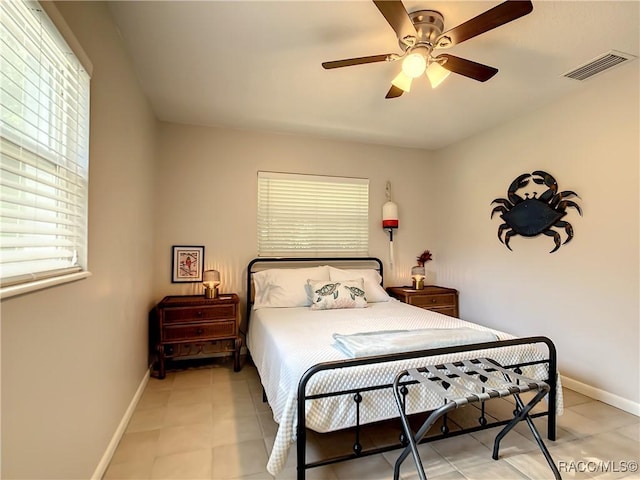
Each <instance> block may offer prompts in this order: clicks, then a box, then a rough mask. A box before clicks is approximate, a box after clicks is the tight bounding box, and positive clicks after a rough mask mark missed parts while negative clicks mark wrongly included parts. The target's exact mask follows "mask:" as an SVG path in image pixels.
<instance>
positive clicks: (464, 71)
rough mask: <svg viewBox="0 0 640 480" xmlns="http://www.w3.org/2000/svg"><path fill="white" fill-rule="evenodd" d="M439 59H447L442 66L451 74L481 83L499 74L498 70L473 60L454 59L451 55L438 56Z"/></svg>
mask: <svg viewBox="0 0 640 480" xmlns="http://www.w3.org/2000/svg"><path fill="white" fill-rule="evenodd" d="M438 58H446V59H447V61H446V62H444V63H443V64H442V67H443V68H446V69H447V70H449V71H450V72H453V73H457V74H459V75H464V76H465V77H469V78H472V79H474V80H477V81H479V82H486V81H487V80H489V79H490V78H491V77H493V76H494V75H495V74H496V73H498V69H497V68H493V67H490V66H488V65H483V64H481V63H476V62H472V61H471V60H466V59H464V58H460V57H454V56H453V55H449V54H446V53H443V54H441V55H438V56H437V57H436V59H438Z"/></svg>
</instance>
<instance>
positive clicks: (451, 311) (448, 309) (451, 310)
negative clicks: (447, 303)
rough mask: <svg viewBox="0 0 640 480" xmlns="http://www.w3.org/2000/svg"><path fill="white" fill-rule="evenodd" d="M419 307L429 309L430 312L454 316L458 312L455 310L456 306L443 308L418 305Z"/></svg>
mask: <svg viewBox="0 0 640 480" xmlns="http://www.w3.org/2000/svg"><path fill="white" fill-rule="evenodd" d="M420 308H424V309H426V310H431V311H432V312H437V313H441V314H443V315H449V316H450V317H456V316H457V313H458V312H456V308H455V307H445V308H431V307H429V308H427V307H420Z"/></svg>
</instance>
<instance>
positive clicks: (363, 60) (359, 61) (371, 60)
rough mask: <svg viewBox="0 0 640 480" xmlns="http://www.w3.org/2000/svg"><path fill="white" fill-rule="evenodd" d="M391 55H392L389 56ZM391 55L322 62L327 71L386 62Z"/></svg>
mask: <svg viewBox="0 0 640 480" xmlns="http://www.w3.org/2000/svg"><path fill="white" fill-rule="evenodd" d="M389 55H391V54H389ZM389 55H371V56H370V57H358V58H347V59H345V60H334V61H333V62H322V66H323V67H324V68H326V69H327V70H329V69H331V68H340V67H350V66H352V65H364V64H365V63H376V62H384V61H385V60H386V59H387V58H389Z"/></svg>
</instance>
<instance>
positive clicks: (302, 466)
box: [246, 257, 557, 480]
mask: <svg viewBox="0 0 640 480" xmlns="http://www.w3.org/2000/svg"><path fill="white" fill-rule="evenodd" d="M356 262H370V263H371V264H373V265H377V266H376V269H378V271H379V273H380V275H381V276H382V262H381V261H380V260H379V259H377V258H375V257H337V258H336V257H321V258H306V257H305V258H302V257H301V258H298V257H287V258H256V259H253V260H252V261H251V262H250V263H249V264H248V266H247V317H246V318H247V322H248V321H249V318H250V314H251V307H252V304H253V284H252V274H253V273H255V272H257V271H259V270H260V269H258V270H254V266H255V265H256V264H259V263H264V264H265V265H267V266H268V267H267V268H276V267H275V265H287V264H288V265H298V266H301V265H305V264H306V265H310V264H315V265H323V264H331V265H334V266H335V265H336V264H339V265H340V266H343V264H344V265H349V266H352V268H363V266H358V265H357V264H356ZM289 268H292V267H289ZM263 269H264V268H263ZM533 344H544V345H546V347H547V350H548V358H547V359H542V360H537V361H531V362H523V363H517V364H513V365H503V368H505V369H509V370H512V371H513V372H514V373H516V374H521V373H522V370H521V369H522V368H523V367H527V366H533V365H545V364H546V365H547V371H548V372H549V375H548V378H546V379H544V382H546V383H547V384H548V385H549V388H550V389H549V393H548V395H547V397H548V402H547V405H548V406H547V409H546V411H542V412H537V413H532V414H530V415H529V417H532V418H535V417H543V416H546V417H548V420H547V422H548V423H547V438H548V439H549V440H552V441H554V440H555V439H556V404H557V391H556V389H557V357H556V348H555V345H554V344H553V342H552V341H551V340H550V339H549V338H547V337H542V336H534V337H522V338H514V339H509V340H499V341H494V342H484V343H475V344H469V345H460V346H452V347H444V348H432V349H428V350H420V351H413V352H403V353H394V354H389V355H377V356H371V357H364V358H357V359H347V360H338V361H331V362H322V363H318V364H316V365H314V366H312V367H311V368H309V369H308V370H307V371H306V372H305V373H304V374H303V375H302V377H301V379H300V381H299V383H298V398H297V420H298V425H297V446H296V458H297V478H298V480H304V479H305V478H306V470H308V469H311V468H316V467H321V466H324V465H330V464H333V463H338V462H343V461H347V460H351V459H355V458H361V457H365V456H369V455H376V454H379V453H383V452H388V451H391V450H397V449H400V448H406V447H407V446H408V445H409V440H408V439H407V438H406V437H405V436H404V435H401V437H400V439H399V441H398V442H397V443H396V444H393V445H388V446H383V447H373V448H368V449H364V448H363V446H362V443H361V438H360V436H361V435H360V434H361V431H360V430H361V427H362V425H363V424H361V423H360V417H361V415H360V408H361V403H362V394H363V393H366V392H369V391H374V390H382V389H390V390H393V381H391V382H389V383H388V384H384V385H375V386H371V387H366V388H358V389H351V390H345V391H333V392H325V393H320V394H307V391H306V390H307V385H308V383H309V382H310V380H311V379H312V378H313V376H314V375H316V374H318V373H320V372H324V371H327V370H338V369H344V368H355V367H359V366H363V365H371V364H374V363H387V362H395V361H402V360H409V359H413V358H429V357H434V356H438V355H448V354H453V353H460V352H471V351H477V350H483V349H488V348H502V347H509V346H514V345H533ZM345 395H347V396H350V397H351V399H352V401H353V403H354V407H355V410H356V424H355V426H354V427H352V428H353V429H354V443H353V448H352V450H353V452H352V453H350V454H345V455H338V456H334V457H331V458H326V459H322V460H318V461H313V462H307V458H306V452H307V428H306V415H305V411H306V409H305V405H306V402H307V401H309V400H314V399H319V398H327V397H337V396H345ZM263 400H264V401H266V396H265V395H264V390H263ZM517 408H518V407H516V410H517ZM480 412H481V413H480V418H479V419H478V425H477V426H474V427H469V428H461V429H460V430H455V431H451V430H450V429H449V427H448V425H447V415H446V414H445V415H443V417H442V418H443V425H442V427H441V433H440V434H437V435H433V436H429V437H424V438H422V440H421V441H420V443H427V442H432V441H435V440H440V439H442V438H448V437H454V436H458V435H462V434H465V433H472V432H476V431H479V430H484V429H487V428H492V427H495V426H499V425H507V424H508V423H509V422H510V421H511V420H512V419H508V420H498V421H488V420H487V417H486V414H485V413H486V412H485V402H484V401H482V402H480Z"/></svg>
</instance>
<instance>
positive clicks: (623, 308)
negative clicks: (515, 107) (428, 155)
mask: <svg viewBox="0 0 640 480" xmlns="http://www.w3.org/2000/svg"><path fill="white" fill-rule="evenodd" d="M638 111H639V100H638V62H637V61H636V62H634V63H631V64H630V65H628V66H625V67H620V68H618V69H617V70H613V71H610V72H608V73H606V74H603V75H601V76H600V77H595V78H593V79H591V80H589V81H587V82H586V83H585V84H584V86H583V88H581V89H580V90H578V92H577V93H575V94H573V95H572V96H570V97H566V98H564V99H561V100H559V101H558V102H556V103H555V104H553V105H551V106H548V107H547V108H543V109H540V110H538V111H536V112H533V113H531V114H530V115H528V116H526V117H524V118H520V119H518V120H517V121H514V122H511V123H509V124H507V125H503V126H502V127H500V128H496V129H493V130H491V131H488V132H485V133H484V134H482V135H478V136H476V137H474V138H472V139H469V140H468V141H465V142H462V143H460V144H457V145H455V146H453V147H451V148H448V149H446V150H443V151H440V152H437V154H436V158H437V160H436V163H435V164H436V167H437V173H436V176H437V178H438V195H439V197H440V198H441V199H442V202H441V206H442V209H441V210H440V214H441V215H440V218H439V219H438V222H437V225H438V231H439V233H440V235H439V236H438V239H437V243H436V246H435V247H434V248H435V251H436V255H437V256H438V258H439V259H440V260H441V262H439V263H438V272H437V273H438V275H437V279H438V282H440V283H443V284H448V285H451V286H453V287H456V288H458V289H459V290H460V291H461V295H460V300H461V316H462V317H464V318H466V319H468V320H472V321H476V322H479V323H484V324H487V325H489V326H492V327H496V328H499V329H502V330H506V331H509V332H512V333H514V334H518V335H534V334H544V335H547V336H549V337H551V338H552V339H553V340H554V341H555V342H556V344H557V347H558V354H559V361H560V367H561V372H562V373H563V374H564V375H566V376H568V377H571V378H573V379H575V380H577V381H579V382H582V383H585V384H588V385H591V386H593V387H595V388H597V389H601V390H604V391H607V392H610V393H613V394H614V395H617V396H619V397H622V398H623V399H627V400H630V401H632V402H635V403H636V409H637V408H638V407H637V404H638V402H639V401H640V395H639V385H638V365H639V364H640V362H639V358H638V349H639V340H640V337H639V330H638V329H639V323H640V322H639V320H640V317H639V313H638V307H639V283H638V267H639V257H638V245H639V241H638V216H639V198H638V192H639V182H638V175H639V172H638V163H639V159H640V153H639V143H640V142H639V140H640V136H639V135H640V134H639V132H640V129H639V125H638ZM535 170H544V171H547V172H549V173H550V174H552V175H553V176H554V177H555V178H556V180H557V181H558V184H559V188H560V190H574V191H575V192H577V193H578V194H579V195H580V197H581V198H580V199H579V200H576V201H577V203H579V204H580V205H581V207H582V209H583V211H584V216H583V217H580V216H579V215H578V214H577V213H576V212H575V210H573V209H568V210H567V211H568V212H569V213H568V214H567V216H566V217H565V219H566V220H567V221H569V222H570V223H571V224H572V225H573V228H574V231H575V237H574V239H573V240H572V241H571V243H569V244H567V245H563V246H562V247H561V248H560V249H559V250H558V251H557V252H555V253H553V254H550V253H548V252H549V251H550V250H551V249H552V247H553V246H554V243H553V239H552V238H551V237H546V236H539V237H533V238H529V239H528V238H525V237H513V238H512V240H511V247H512V248H513V252H510V251H509V250H507V249H506V248H505V246H504V245H502V244H501V243H500V242H499V241H498V239H497V232H498V226H499V225H500V223H502V222H501V221H500V219H499V218H498V217H497V216H496V217H494V219H493V220H490V219H489V215H490V212H491V209H492V206H490V203H491V201H492V200H493V199H495V198H497V197H506V196H507V195H506V194H507V191H506V190H507V187H508V186H509V184H510V183H511V182H512V181H513V179H515V178H516V177H517V176H518V175H520V174H522V173H530V172H533V171H535ZM534 190H537V191H538V193H542V192H543V191H544V190H543V187H540V186H536V188H535V189H534ZM560 233H561V236H562V237H563V239H564V238H565V233H564V231H560ZM623 403H624V402H623Z"/></svg>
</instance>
